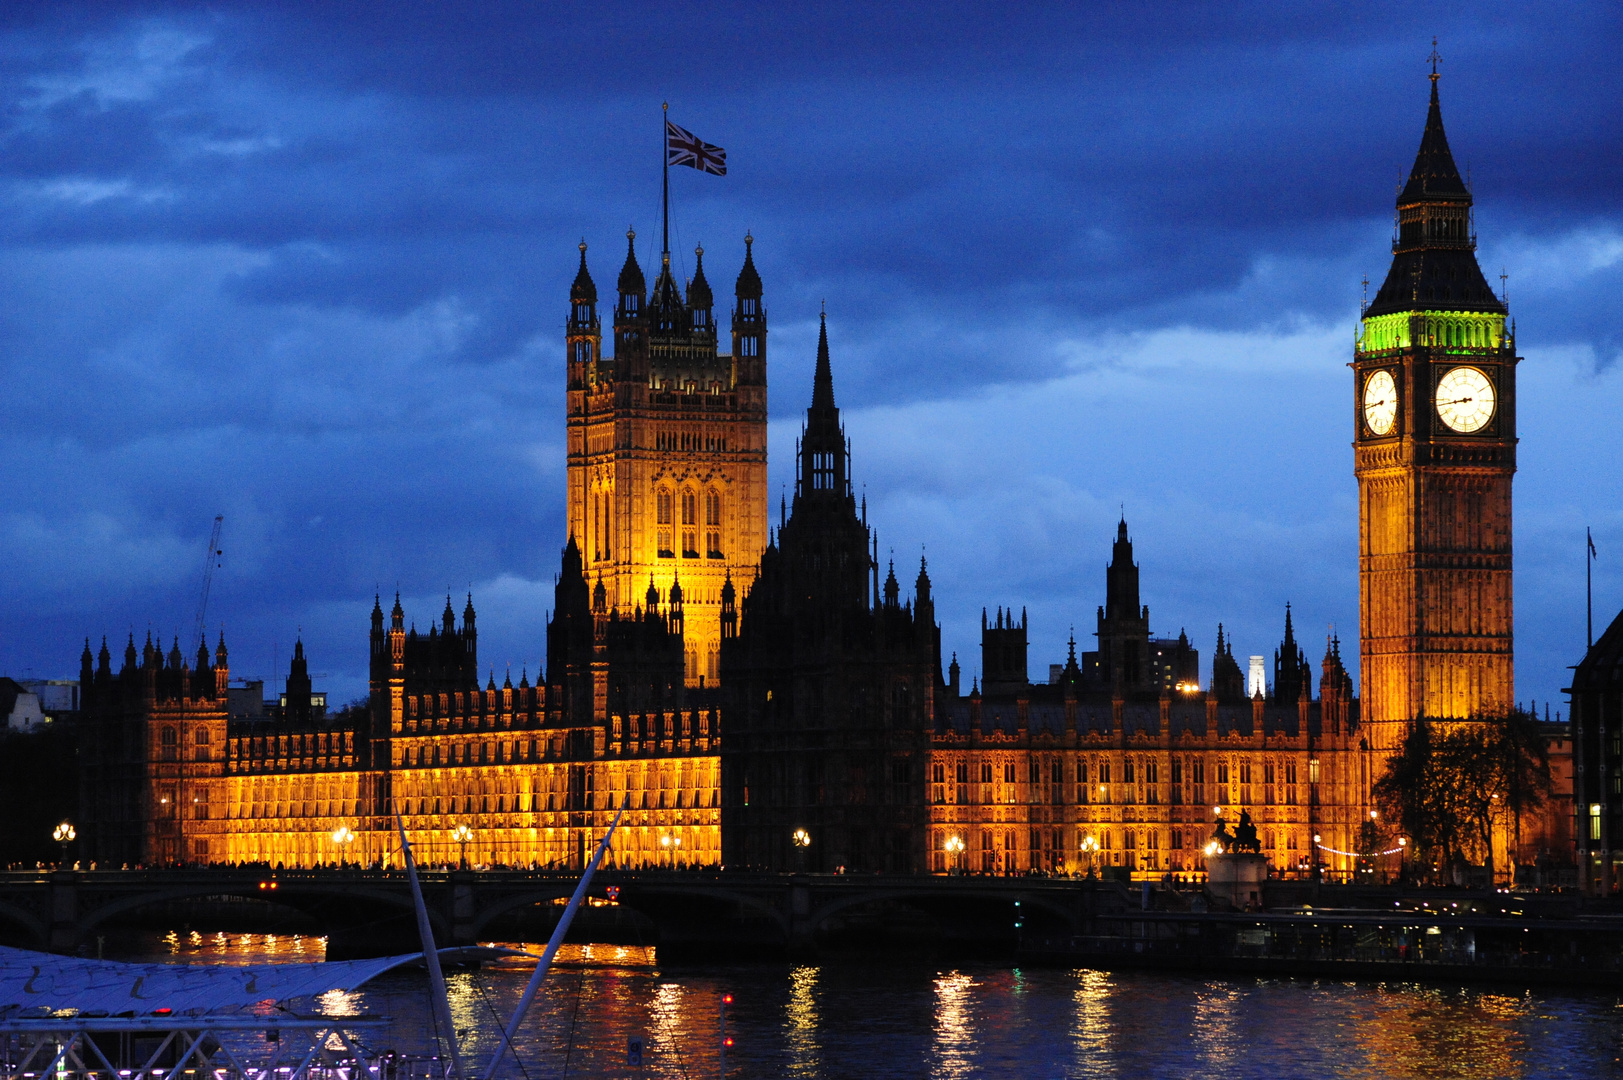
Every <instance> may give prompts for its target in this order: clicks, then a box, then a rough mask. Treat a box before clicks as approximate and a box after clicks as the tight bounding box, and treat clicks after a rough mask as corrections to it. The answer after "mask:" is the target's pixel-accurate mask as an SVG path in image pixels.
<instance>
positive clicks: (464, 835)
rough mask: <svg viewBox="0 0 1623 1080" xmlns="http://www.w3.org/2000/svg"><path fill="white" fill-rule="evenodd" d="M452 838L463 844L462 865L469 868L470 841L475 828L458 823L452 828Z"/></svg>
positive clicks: (463, 867)
mask: <svg viewBox="0 0 1623 1080" xmlns="http://www.w3.org/2000/svg"><path fill="white" fill-rule="evenodd" d="M451 839H452V840H455V841H456V842H457V843H458V844H461V845H462V855H461V866H462V869H464V870H466V869H467V868H468V841H469V840H472V839H473V830H472V829H470V828H468V827H467V826H466V825H458V826H457V827H456V828H454V829H452V830H451Z"/></svg>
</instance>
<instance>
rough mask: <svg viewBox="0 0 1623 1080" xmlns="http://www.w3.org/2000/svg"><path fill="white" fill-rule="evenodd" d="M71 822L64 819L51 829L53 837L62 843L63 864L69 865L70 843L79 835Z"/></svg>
mask: <svg viewBox="0 0 1623 1080" xmlns="http://www.w3.org/2000/svg"><path fill="white" fill-rule="evenodd" d="M78 835H79V834H78V833H77V832H75V831H74V828H73V824H72V823H71V822H67V821H64V822H63V823H62V824H60V825H58V826H57V827H56V828H54V829H52V830H51V839H52V840H55V841H56V842H57V843H59V844H61V845H62V865H63V866H67V865H68V845H69V844H71V843H73V841H74V839H75V838H77V837H78Z"/></svg>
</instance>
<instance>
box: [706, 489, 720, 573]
mask: <svg viewBox="0 0 1623 1080" xmlns="http://www.w3.org/2000/svg"><path fill="white" fill-rule="evenodd" d="M704 553H705V554H706V555H707V556H709V557H710V558H712V559H719V558H721V557H722V554H721V492H719V491H715V490H713V489H712V490H710V491H706V492H705V493H704Z"/></svg>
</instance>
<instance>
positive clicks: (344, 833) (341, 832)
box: [332, 825, 355, 866]
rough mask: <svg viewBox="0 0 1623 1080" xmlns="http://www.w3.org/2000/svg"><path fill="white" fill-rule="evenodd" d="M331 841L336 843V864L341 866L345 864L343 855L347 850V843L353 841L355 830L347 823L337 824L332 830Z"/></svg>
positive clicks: (349, 843)
mask: <svg viewBox="0 0 1623 1080" xmlns="http://www.w3.org/2000/svg"><path fill="white" fill-rule="evenodd" d="M332 842H333V843H335V844H337V845H338V865H339V866H343V865H344V864H345V858H344V856H345V854H346V853H347V852H348V851H349V845H351V844H353V843H354V842H355V830H354V829H351V828H350V827H349V826H348V825H340V826H338V828H336V829H334V830H333V831H332Z"/></svg>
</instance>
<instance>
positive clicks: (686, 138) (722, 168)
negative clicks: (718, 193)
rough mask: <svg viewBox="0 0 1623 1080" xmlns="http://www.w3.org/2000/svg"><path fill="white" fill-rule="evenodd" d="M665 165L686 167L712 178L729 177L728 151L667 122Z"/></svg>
mask: <svg viewBox="0 0 1623 1080" xmlns="http://www.w3.org/2000/svg"><path fill="white" fill-rule="evenodd" d="M665 164H667V165H686V166H687V167H688V168H690V169H698V170H699V171H700V172H707V173H709V174H710V175H712V176H726V175H727V151H725V150H723V149H722V148H721V147H719V146H711V145H710V144H709V143H707V142H703V141H701V140H700V139H699V138H698V136H696V135H694V134H693V132H691V131H686V130H684V129H682V128H679V127H677V126H676V125H675V124H673V123H671V122H670V121H669V120H667V121H665Z"/></svg>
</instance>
